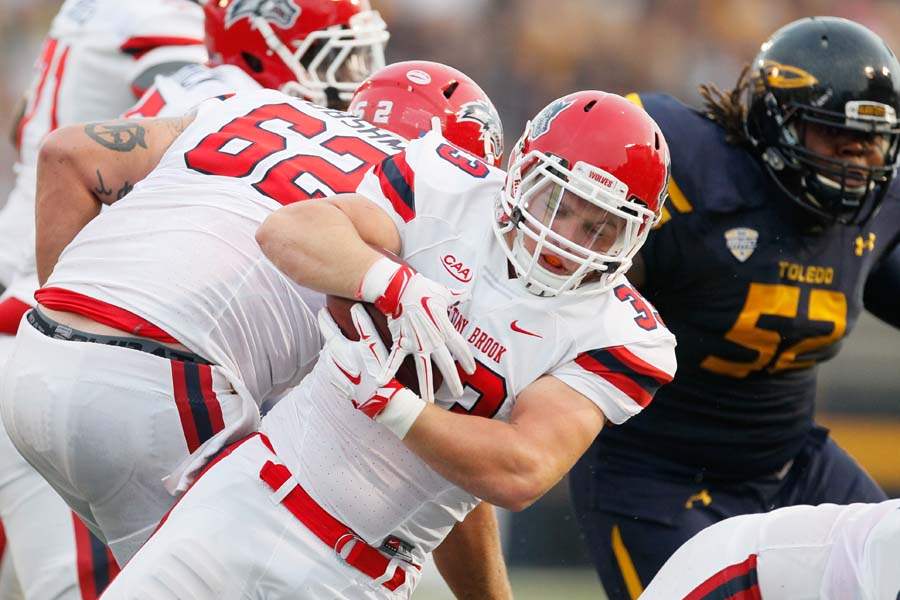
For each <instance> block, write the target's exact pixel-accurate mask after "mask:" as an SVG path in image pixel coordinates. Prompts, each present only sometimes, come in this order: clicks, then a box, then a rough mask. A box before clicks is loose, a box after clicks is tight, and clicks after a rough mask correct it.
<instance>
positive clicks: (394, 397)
mask: <svg viewBox="0 0 900 600" xmlns="http://www.w3.org/2000/svg"><path fill="white" fill-rule="evenodd" d="M330 298H331V297H330ZM329 304H331V305H332V308H333V307H334V305H335V302H334V300H332V301H330V302H329ZM336 312H338V314H340V315H341V320H343V321H346V319H347V318H348V317H349V320H350V326H349V327H348V326H347V323H346V322H345V324H344V328H346V330H347V332H348V334H347V335H348V336H349V337H345V334H344V333H342V331H341V327H339V326H338V324H337V322H336V321H335V319H334V318H332V316H331V314H330V312H329V308H327V307H326V308H323V309H321V310H320V311H319V314H318V320H319V329H320V330H321V332H322V336H323V337H324V338H325V347H324V348H323V349H322V353H321V355H320V357H319V363H318V364H317V365H316V366H317V368H324V369H327V371H328V373H329V380H330V381H331V383H332V385H334V387H335V388H337V390H338V391H339V392H340V394H341V395H342V396H343V397H344V398H346V399H348V400H350V402H351V403H352V404H353V407H354V408H356V409H357V410H359V411H360V412H362V413H363V414H365V415H366V416H368V417H369V418H370V419H373V420H375V421H376V422H378V423H381V424H382V425H384V426H385V427H387V428H388V429H389V430H391V431H392V432H393V433H394V434H395V435H397V437H399V438H400V439H403V438H404V437H405V436H406V433H407V432H408V431H409V428H410V427H412V425H413V423H414V422H415V420H416V419H417V418H418V416H419V414H420V413H421V412H422V410H424V408H425V402H424V401H423V400H422V399H421V398H419V397H418V396H417V395H416V394H415V393H414V392H413V391H412V390H410V389H409V388H407V387H405V386H404V385H403V384H401V383H400V382H399V381H397V380H396V379H394V378H391V379H390V380H389V381H388V382H387V383H385V384H384V385H382V384H381V383H379V381H378V376H379V375H380V374H381V372H382V371H383V368H384V363H385V361H386V360H387V357H388V354H387V349H386V348H385V345H384V342H383V341H382V339H381V337H380V335H379V333H378V331H377V329H376V327H375V324H374V323H373V322H372V319H371V318H370V317H369V314H368V313H367V312H366V309H365V308H364V307H363V305H362V304H353V305H352V306H351V307H350V309H349V311H346V312H340V311H339V310H336ZM350 338H352V339H350Z"/></svg>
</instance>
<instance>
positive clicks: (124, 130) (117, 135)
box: [84, 121, 147, 152]
mask: <svg viewBox="0 0 900 600" xmlns="http://www.w3.org/2000/svg"><path fill="white" fill-rule="evenodd" d="M84 132H85V133H86V134H87V135H88V136H89V137H90V138H91V139H92V140H94V141H95V142H97V143H98V144H100V145H101V146H103V147H104V148H108V149H109V150H113V151H115V152H131V151H132V150H134V149H135V148H136V147H138V146H140V147H141V148H144V149H146V148H147V141H146V139H145V136H146V130H145V129H144V128H143V127H141V126H140V125H138V124H137V123H135V122H133V121H114V122H105V123H88V124H87V125H85V126H84Z"/></svg>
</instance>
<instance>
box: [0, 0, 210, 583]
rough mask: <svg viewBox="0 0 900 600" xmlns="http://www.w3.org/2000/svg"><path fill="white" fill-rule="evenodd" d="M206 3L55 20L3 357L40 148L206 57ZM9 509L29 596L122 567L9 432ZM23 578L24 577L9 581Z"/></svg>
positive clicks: (0, 486) (2, 457) (113, 7)
mask: <svg viewBox="0 0 900 600" xmlns="http://www.w3.org/2000/svg"><path fill="white" fill-rule="evenodd" d="M202 18H203V15H202V12H201V10H200V9H199V7H197V6H196V5H194V4H193V3H191V2H188V1H187V0H167V1H165V2H152V3H148V2H142V1H138V0H68V1H67V2H65V3H64V4H63V6H62V7H61V9H60V11H59V13H58V14H57V16H56V17H55V19H54V20H53V23H52V25H51V28H50V31H49V33H48V35H47V38H46V39H45V40H44V44H43V47H42V49H41V54H40V57H39V59H38V60H37V62H36V65H35V73H34V77H33V80H32V83H31V86H30V88H29V90H28V93H27V95H26V98H25V102H24V105H23V106H24V110H23V112H22V114H21V117H20V119H19V120H18V122H17V124H16V127H15V132H14V138H15V142H16V143H17V145H18V149H19V160H18V164H17V165H16V167H15V168H16V172H17V176H16V182H15V187H14V189H13V190H12V192H11V194H10V196H9V199H8V201H7V202H6V205H5V206H4V207H3V209H2V211H0V289H2V288H3V287H5V288H6V290H5V292H4V293H3V295H2V297H0V365H3V364H5V362H6V358H7V355H8V354H9V352H10V351H11V349H12V345H13V339H14V338H13V336H14V335H15V333H16V329H17V328H18V326H19V322H20V321H21V317H22V315H23V314H24V312H26V311H27V310H28V309H29V307H30V305H32V304H33V302H34V300H33V293H34V290H35V288H36V287H37V279H36V277H35V276H34V194H35V189H34V186H35V179H36V175H35V171H36V164H37V154H38V147H39V145H40V143H41V141H42V140H43V139H44V137H45V136H46V135H47V134H48V133H49V132H50V131H52V130H53V129H55V128H57V127H59V126H65V125H69V124H71V123H74V122H80V121H84V120H93V119H106V118H112V117H114V116H116V115H118V114H120V113H121V112H122V111H123V110H125V109H126V108H128V106H130V105H131V104H132V103H133V102H134V100H135V98H136V97H137V96H140V93H141V92H142V91H143V89H145V88H146V87H147V85H148V84H149V82H150V81H152V80H153V77H154V76H155V75H156V74H157V73H165V72H171V71H175V70H178V69H179V68H181V66H183V65H185V64H188V63H194V62H201V61H203V60H205V58H206V52H205V50H204V48H203V45H202V44H203V42H202V38H203V25H202ZM0 482H2V483H0V516H2V519H3V521H4V525H5V533H6V539H7V546H6V550H7V554H8V555H11V556H9V558H11V559H12V561H11V562H12V564H11V567H12V568H11V569H9V570H4V573H3V575H2V578H3V580H4V581H3V589H6V588H7V584H11V585H12V586H13V587H18V588H19V589H20V594H21V595H24V596H25V598H37V599H41V600H43V599H48V598H85V599H88V598H95V597H97V596H98V595H99V594H100V593H101V592H102V591H103V588H104V587H105V585H106V584H107V583H108V581H109V580H110V579H111V578H112V577H113V576H114V575H115V573H116V572H118V567H117V566H116V564H115V562H114V561H113V559H112V556H111V555H109V554H108V551H107V550H106V548H105V547H104V546H103V544H102V543H101V542H100V541H99V540H97V538H95V537H94V536H92V535H91V534H90V532H89V531H88V529H87V528H86V527H85V526H84V525H83V524H82V523H81V521H80V520H79V519H77V518H75V516H74V515H73V514H72V512H71V510H70V509H69V507H68V506H67V505H66V504H65V502H64V501H63V500H62V499H61V498H60V497H59V495H58V494H57V493H56V492H54V491H53V489H52V488H51V487H50V486H49V485H48V484H47V482H46V481H44V479H43V478H42V477H41V476H40V475H39V474H38V473H37V472H36V471H35V470H34V469H33V468H32V467H31V466H29V465H28V464H27V463H26V462H25V460H24V459H23V458H22V457H21V455H20V454H19V453H18V452H17V451H16V449H15V448H14V447H13V446H12V444H11V443H10V441H9V439H8V438H7V436H6V432H5V431H0ZM10 579H17V580H18V581H17V582H15V584H12V583H11V582H10V581H9V580H10ZM0 597H2V598H5V596H2V595H0Z"/></svg>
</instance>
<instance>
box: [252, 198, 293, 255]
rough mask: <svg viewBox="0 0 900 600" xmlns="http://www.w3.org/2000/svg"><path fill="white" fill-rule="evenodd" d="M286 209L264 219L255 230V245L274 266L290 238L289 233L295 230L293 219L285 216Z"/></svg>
mask: <svg viewBox="0 0 900 600" xmlns="http://www.w3.org/2000/svg"><path fill="white" fill-rule="evenodd" d="M285 212H286V209H283V208H282V209H280V210H276V211H275V212H274V213H272V214H271V215H269V216H268V217H266V220H265V221H263V222H262V225H260V226H259V228H258V229H257V230H256V243H257V244H259V247H260V249H262V251H263V254H265V255H266V256H267V257H268V258H269V260H271V261H272V262H274V263H275V264H279V263H280V262H281V261H280V259H281V257H282V254H283V253H284V252H285V251H286V250H285V248H286V247H287V246H288V244H289V242H290V238H291V231H292V230H294V229H295V228H296V223H294V219H291V217H290V216H289V215H287V214H285Z"/></svg>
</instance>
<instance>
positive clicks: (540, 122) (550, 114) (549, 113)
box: [531, 98, 572, 140]
mask: <svg viewBox="0 0 900 600" xmlns="http://www.w3.org/2000/svg"><path fill="white" fill-rule="evenodd" d="M570 106H572V101H571V100H565V99H563V98H560V99H559V100H557V101H556V102H554V103H553V104H550V105H549V106H547V108H545V109H544V110H542V111H541V112H540V114H539V115H538V116H536V117H535V118H534V121H532V122H531V139H532V140H536V139H537V138H539V137H541V136H542V135H544V134H545V133H547V132H548V131H550V124H551V123H553V119H555V118H556V117H557V116H558V115H559V113H561V112H562V111H564V110H566V109H567V108H569V107H570Z"/></svg>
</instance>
